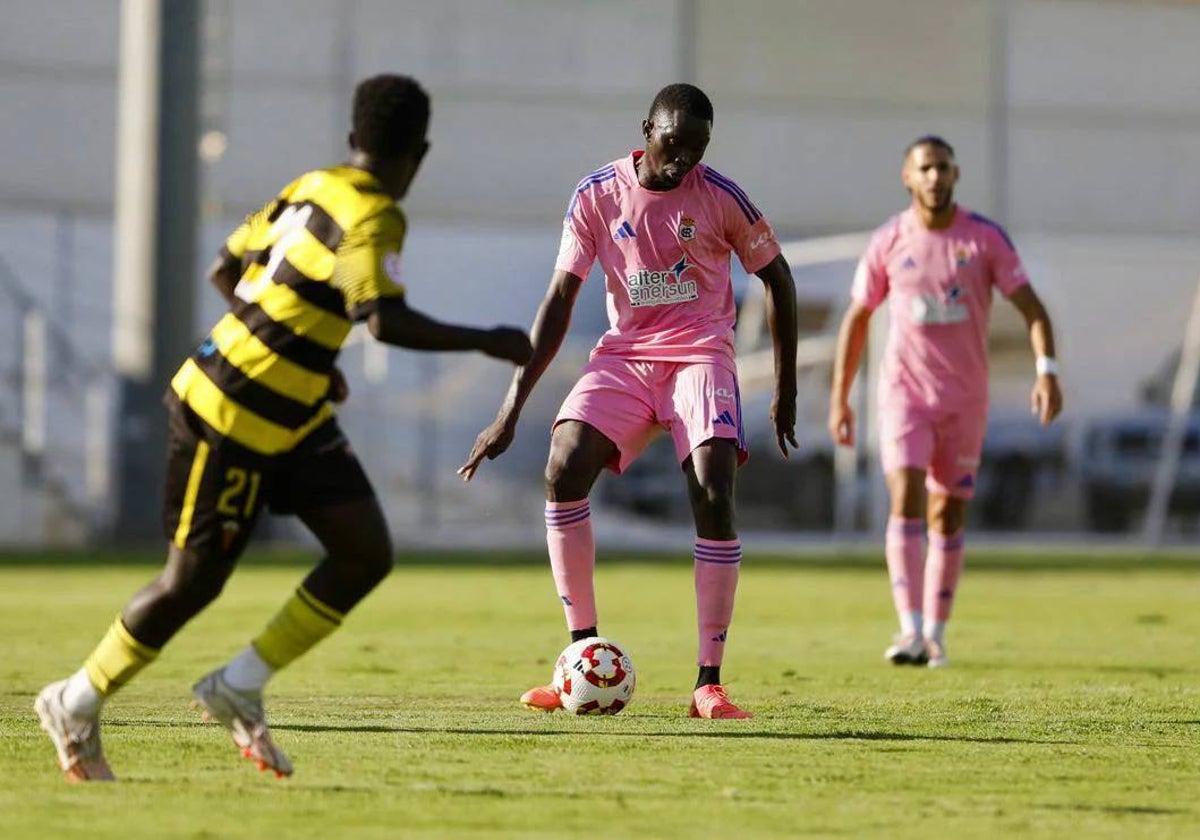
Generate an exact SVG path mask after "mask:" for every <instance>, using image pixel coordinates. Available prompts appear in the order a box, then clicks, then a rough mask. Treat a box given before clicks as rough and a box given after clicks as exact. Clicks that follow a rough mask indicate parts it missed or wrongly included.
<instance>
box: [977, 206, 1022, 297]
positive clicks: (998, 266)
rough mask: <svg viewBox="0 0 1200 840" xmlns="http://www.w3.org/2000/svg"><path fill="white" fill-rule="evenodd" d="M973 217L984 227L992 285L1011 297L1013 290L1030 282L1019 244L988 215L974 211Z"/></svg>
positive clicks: (984, 239)
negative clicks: (1018, 250)
mask: <svg viewBox="0 0 1200 840" xmlns="http://www.w3.org/2000/svg"><path fill="white" fill-rule="evenodd" d="M971 219H972V220H973V221H975V222H977V223H978V224H979V225H981V227H982V231H983V241H984V243H985V253H986V254H987V260H988V265H989V267H990V268H991V275H992V285H994V286H995V287H996V288H997V289H999V290H1000V294H1002V295H1004V296H1005V297H1011V296H1012V293H1013V292H1015V291H1016V290H1017V289H1019V288H1021V287H1022V286H1024V285H1026V284H1027V283H1028V282H1029V277H1028V275H1026V273H1025V266H1024V265H1022V264H1021V258H1020V256H1018V255H1017V246H1016V245H1014V244H1013V241H1012V239H1011V238H1009V235H1008V231H1006V230H1005V229H1004V228H1003V227H1001V226H1000V225H999V224H998V223H996V222H993V221H992V220H991V219H989V218H988V217H987V216H984V215H982V214H980V213H972V214H971Z"/></svg>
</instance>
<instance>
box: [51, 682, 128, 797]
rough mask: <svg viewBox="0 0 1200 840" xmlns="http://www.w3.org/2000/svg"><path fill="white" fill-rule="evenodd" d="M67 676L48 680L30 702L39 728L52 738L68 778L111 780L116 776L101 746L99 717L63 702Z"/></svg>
mask: <svg viewBox="0 0 1200 840" xmlns="http://www.w3.org/2000/svg"><path fill="white" fill-rule="evenodd" d="M66 687H67V681H66V680H60V681H59V682H54V683H50V685H48V686H46V687H45V688H43V689H42V690H41V692H40V693H39V694H38V696H37V700H35V701H34V702H33V710H34V711H35V712H36V713H37V716H38V720H39V721H40V722H41V725H42V729H44V730H46V734H47V735H49V736H50V740H51V741H53V742H54V749H55V751H56V752H57V753H58V765H59V767H61V768H62V771H63V773H64V774H65V775H66V777H67V781H68V782H111V781H113V780H115V779H116V777H115V776H113V772H112V770H111V769H110V768H109V766H108V762H107V761H105V760H104V749H103V747H101V746H100V718H99V716H97V717H92V718H80V717H76V716H75V715H73V714H71V713H70V712H68V711H67V708H66V706H65V705H63V700H62V696H63V689H65V688H66Z"/></svg>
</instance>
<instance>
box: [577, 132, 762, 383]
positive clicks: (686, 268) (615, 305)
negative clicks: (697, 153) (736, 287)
mask: <svg viewBox="0 0 1200 840" xmlns="http://www.w3.org/2000/svg"><path fill="white" fill-rule="evenodd" d="M641 155H642V152H641V151H635V152H633V154H631V155H629V156H627V157H624V158H621V159H620V160H615V161H613V162H612V163H610V164H608V165H607V166H605V167H603V168H601V169H598V170H596V171H595V172H593V173H592V174H591V175H589V176H587V177H586V178H584V179H583V180H582V181H580V182H579V186H578V187H576V189H575V194H574V195H573V196H572V198H571V204H570V206H569V207H568V208H567V216H566V218H565V219H564V221H563V235H562V244H561V245H560V246H559V251H558V259H557V260H556V261H555V264H554V265H555V268H557V269H559V270H561V271H568V272H570V273H571V274H574V275H576V276H577V277H583V278H586V277H587V275H588V272H589V271H590V270H591V267H592V262H593V261H594V260H596V259H599V260H600V267H601V268H602V269H604V282H605V288H606V289H607V290H608V294H607V305H608V321H609V324H610V327H611V328H610V329H609V331H608V332H606V333H605V334H604V335H603V336H601V338H600V341H599V342H598V343H597V344H596V347H595V349H594V350H593V351H592V356H593V358H594V357H596V356H599V355H604V354H610V355H614V356H620V357H622V358H625V359H636V360H656V359H657V360H667V361H671V362H710V361H719V362H722V363H727V365H728V366H731V365H732V361H733V322H734V304H733V284H732V282H731V280H730V274H729V270H730V264H729V256H730V253H731V252H736V253H737V255H738V259H740V260H741V261H742V267H743V268H745V269H746V271H747V272H749V273H751V274H753V273H754V272H756V271H759V270H761V269H762V268H763V267H764V266H766V265H767V264H768V263H769V262H771V260H773V259H775V257H776V256H778V254H779V243H778V242H777V241H776V240H775V233H774V231H772V230H771V226H770V224H768V223H767V220H766V219H765V218H763V214H762V213H761V212H759V210H758V208H757V207H755V206H754V205H753V204H752V203H751V201H750V199H749V198H747V196H746V194H745V193H744V192H743V191H742V189H741V188H740V187H739V186H738V185H737V184H735V183H734V182H733V181H731V180H729V179H728V178H726V177H725V176H724V175H721V174H719V173H718V172H716V171H715V170H713V169H710V168H709V167H707V166H705V165H704V164H702V163H701V164H697V165H696V166H695V167H694V168H693V169H692V170H691V171H690V172H688V174H687V175H685V176H684V179H683V181H682V182H681V183H680V185H679V186H678V187H676V188H675V189H672V190H667V191H665V192H656V191H654V190H648V189H646V188H645V187H643V186H642V185H641V184H639V183H638V178H637V171H636V169H635V168H634V161H635V160H637V158H638V157H640V156H641Z"/></svg>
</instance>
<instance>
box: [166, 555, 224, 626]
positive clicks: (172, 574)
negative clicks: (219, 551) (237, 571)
mask: <svg viewBox="0 0 1200 840" xmlns="http://www.w3.org/2000/svg"><path fill="white" fill-rule="evenodd" d="M228 579H229V571H228V569H227V568H225V567H224V566H223V565H218V564H216V563H204V562H197V563H195V564H191V565H190V566H188V567H185V568H175V569H168V570H166V571H164V572H163V573H162V574H161V575H160V576H159V579H158V589H159V591H160V592H161V594H162V598H164V599H165V600H167V601H169V602H170V603H171V604H172V606H173V607H174V608H175V609H178V610H180V611H181V612H184V613H187V614H189V615H194V614H195V613H197V612H199V611H200V610H202V609H204V608H205V607H207V606H208V605H209V604H211V603H212V602H213V601H215V600H216V599H217V596H219V595H220V594H221V591H222V590H223V589H224V588H225V581H227V580H228Z"/></svg>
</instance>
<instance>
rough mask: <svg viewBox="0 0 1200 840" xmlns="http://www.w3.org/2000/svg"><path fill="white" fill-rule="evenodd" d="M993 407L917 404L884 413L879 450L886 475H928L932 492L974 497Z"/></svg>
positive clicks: (887, 410) (891, 409)
mask: <svg viewBox="0 0 1200 840" xmlns="http://www.w3.org/2000/svg"><path fill="white" fill-rule="evenodd" d="M986 431H987V409H986V407H985V408H983V409H966V410H954V411H945V412H939V411H932V410H930V409H927V408H924V407H917V406H893V407H885V408H883V409H882V411H881V419H880V431H879V449H880V456H881V458H882V461H883V471H884V473H885V474H891V473H893V472H895V471H896V470H899V469H904V468H906V467H908V468H913V469H920V470H925V471H926V477H925V489H927V490H928V491H929V492H931V493H940V494H942V495H946V496H954V497H956V498H959V499H969V498H971V497H972V496H974V495H975V479H976V478H977V477H978V473H979V455H980V453H981V452H982V451H983V436H984V433H985V432H986Z"/></svg>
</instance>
